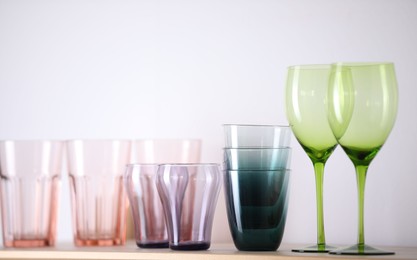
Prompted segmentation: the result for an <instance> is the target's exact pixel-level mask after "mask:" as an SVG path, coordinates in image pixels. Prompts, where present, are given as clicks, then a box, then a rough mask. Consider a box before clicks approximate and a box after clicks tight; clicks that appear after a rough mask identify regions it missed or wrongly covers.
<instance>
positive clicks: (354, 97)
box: [328, 63, 398, 255]
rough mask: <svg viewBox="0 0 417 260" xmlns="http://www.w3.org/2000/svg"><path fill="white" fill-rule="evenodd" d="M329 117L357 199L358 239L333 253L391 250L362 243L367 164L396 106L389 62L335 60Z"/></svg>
mask: <svg viewBox="0 0 417 260" xmlns="http://www.w3.org/2000/svg"><path fill="white" fill-rule="evenodd" d="M328 100H329V102H328V120H329V123H330V126H331V129H332V131H333V133H334V136H335V138H336V139H337V141H338V143H339V144H340V146H341V147H342V148H343V150H344V151H345V153H346V154H347V155H348V157H349V158H350V160H351V161H352V163H353V165H354V166H355V169H356V180H357V185H358V200H359V203H358V205H359V208H358V213H359V218H358V219H359V225H358V242H357V244H356V245H353V246H351V247H349V248H345V249H341V250H336V251H332V252H331V253H332V254H350V255H385V254H394V252H388V251H383V250H379V249H376V248H373V247H371V246H368V245H366V244H365V234H364V193H365V180H366V175H367V171H368V167H369V165H370V163H371V162H372V160H373V159H374V158H375V156H376V155H377V153H378V152H379V150H380V149H381V148H382V146H383V145H384V143H385V140H386V139H387V138H388V136H389V134H390V132H391V129H392V128H393V126H394V123H395V118H396V115H397V106H398V90H397V80H396V76H395V69H394V64H392V63H338V64H333V65H332V68H331V74H330V80H329V88H328Z"/></svg>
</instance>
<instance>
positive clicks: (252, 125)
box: [222, 124, 290, 128]
mask: <svg viewBox="0 0 417 260" xmlns="http://www.w3.org/2000/svg"><path fill="white" fill-rule="evenodd" d="M222 126H223V127H226V126H239V127H240V126H243V127H257V126H259V127H271V128H278V127H280V128H289V127H290V126H289V125H267V124H259V125H257V124H222Z"/></svg>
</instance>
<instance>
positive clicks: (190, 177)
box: [156, 164, 222, 250]
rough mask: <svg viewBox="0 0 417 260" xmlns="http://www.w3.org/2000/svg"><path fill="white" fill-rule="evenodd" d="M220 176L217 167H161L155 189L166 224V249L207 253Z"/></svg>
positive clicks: (169, 165)
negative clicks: (167, 245)
mask: <svg viewBox="0 0 417 260" xmlns="http://www.w3.org/2000/svg"><path fill="white" fill-rule="evenodd" d="M221 180H222V176H221V174H220V166H219V165H218V164H162V165H160V166H159V167H158V174H157V179H156V185H157V188H158V192H159V195H160V197H161V201H162V205H163V207H164V212H165V216H166V221H167V228H168V234H169V247H170V248H171V249H174V250H206V249H208V248H209V247H210V242H211V231H212V225H213V217H214V211H215V208H216V203H217V197H218V194H219V190H220V186H221Z"/></svg>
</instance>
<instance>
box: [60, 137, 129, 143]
mask: <svg viewBox="0 0 417 260" xmlns="http://www.w3.org/2000/svg"><path fill="white" fill-rule="evenodd" d="M64 141H65V142H66V143H73V142H91V143H92V142H94V143H98V142H103V143H104V142H132V139H111V138H109V139H106V138H103V139H94V138H92V139H65V140H64Z"/></svg>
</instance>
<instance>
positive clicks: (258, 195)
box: [224, 124, 291, 251]
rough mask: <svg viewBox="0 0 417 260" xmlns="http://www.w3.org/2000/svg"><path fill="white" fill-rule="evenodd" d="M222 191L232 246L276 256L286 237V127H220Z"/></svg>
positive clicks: (288, 172)
mask: <svg viewBox="0 0 417 260" xmlns="http://www.w3.org/2000/svg"><path fill="white" fill-rule="evenodd" d="M224 131H225V148H224V188H225V196H226V207H227V217H228V220H229V227H230V231H231V233H232V237H233V242H234V244H235V246H236V248H237V249H239V250H244V251H275V250H277V249H278V247H279V245H280V243H281V239H282V236H283V233H284V227H285V220H286V215H287V203H288V196H287V195H288V183H289V175H290V170H289V166H290V165H289V164H290V156H291V148H290V147H289V145H290V140H291V130H290V127H289V126H272V125H230V124H228V125H224Z"/></svg>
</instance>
